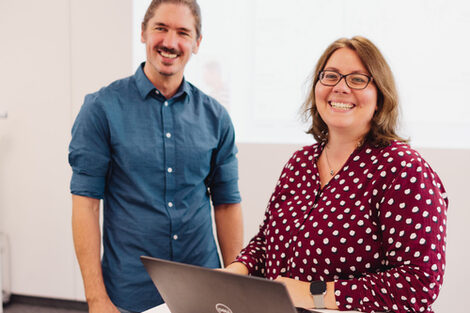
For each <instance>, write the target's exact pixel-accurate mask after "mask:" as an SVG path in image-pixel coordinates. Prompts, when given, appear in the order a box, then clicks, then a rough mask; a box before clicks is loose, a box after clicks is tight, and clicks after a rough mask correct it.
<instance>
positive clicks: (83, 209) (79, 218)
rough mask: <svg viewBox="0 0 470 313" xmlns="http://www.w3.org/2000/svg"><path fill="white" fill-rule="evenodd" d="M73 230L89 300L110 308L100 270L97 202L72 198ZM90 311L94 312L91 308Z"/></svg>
mask: <svg viewBox="0 0 470 313" xmlns="http://www.w3.org/2000/svg"><path fill="white" fill-rule="evenodd" d="M72 201H73V208H72V231H73V241H74V246H75V253H76V255H77V259H78V263H79V265H80V270H81V273H82V278H83V283H84V286H85V294H86V299H87V302H88V304H89V305H90V307H91V306H92V305H93V304H94V303H105V304H107V305H108V306H109V305H111V301H110V300H109V297H108V294H107V292H106V288H105V286H104V281H103V273H102V269H101V261H100V259H101V253H100V250H101V232H100V224H99V206H100V201H99V200H97V199H92V198H87V197H81V196H75V195H73V196H72ZM90 312H92V310H91V309H90Z"/></svg>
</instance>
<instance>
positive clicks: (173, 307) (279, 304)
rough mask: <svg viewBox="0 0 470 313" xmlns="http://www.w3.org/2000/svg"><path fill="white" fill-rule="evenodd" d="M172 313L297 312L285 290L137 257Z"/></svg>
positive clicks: (258, 280)
mask: <svg viewBox="0 0 470 313" xmlns="http://www.w3.org/2000/svg"><path fill="white" fill-rule="evenodd" d="M140 259H141V261H142V263H143V264H144V266H145V268H146V270H147V272H148V273H149V275H150V277H151V278H152V281H153V283H154V284H155V286H156V287H157V289H158V291H159V292H160V295H161V296H162V298H163V300H164V301H165V302H166V305H167V306H168V308H169V310H170V311H171V313H298V312H316V311H311V310H304V309H300V308H299V309H297V308H295V307H294V305H293V304H292V301H291V299H290V297H289V294H288V293H287V289H286V287H285V286H284V285H283V284H282V283H279V282H275V281H272V280H268V279H264V278H259V277H253V276H243V275H236V274H232V273H227V272H223V271H217V270H214V269H208V268H203V267H199V266H194V265H188V264H183V263H178V262H172V261H168V260H162V259H157V258H152V257H148V256H141V257H140Z"/></svg>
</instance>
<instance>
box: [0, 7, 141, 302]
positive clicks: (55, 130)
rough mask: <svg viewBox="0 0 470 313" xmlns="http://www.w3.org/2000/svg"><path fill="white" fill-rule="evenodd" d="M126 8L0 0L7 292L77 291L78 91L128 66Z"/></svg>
mask: <svg viewBox="0 0 470 313" xmlns="http://www.w3.org/2000/svg"><path fill="white" fill-rule="evenodd" d="M131 8H132V6H131V1H130V0H99V1H94V0H67V1H65V0H42V1H34V0H27V1H15V0H2V1H0V38H1V46H2V48H1V49H0V69H1V70H0V72H1V75H0V111H8V118H7V119H6V120H3V119H2V120H0V231H1V232H3V233H6V234H7V235H8V236H9V240H10V247H11V251H10V252H11V253H10V257H11V262H10V263H11V269H10V270H11V272H10V275H8V276H9V277H11V291H12V293H16V294H24V295H32V296H44V297H53V298H65V299H83V287H82V283H81V280H80V275H79V271H78V267H77V263H76V261H75V255H74V252H73V245H72V239H71V238H72V237H71V227H70V216H71V206H70V203H71V202H70V193H69V187H68V185H69V181H70V173H71V171H70V168H69V166H68V163H67V146H68V143H69V140H70V128H71V125H72V121H73V119H74V117H75V114H76V113H77V112H78V109H79V107H80V105H81V103H82V101H83V96H84V94H85V93H87V92H91V91H94V90H96V89H98V88H100V87H101V86H103V85H104V84H107V83H109V82H111V81H112V80H114V79H116V78H117V77H123V76H127V75H129V74H130V73H132V71H133V69H132V67H131V63H132V60H131V47H130V42H131ZM8 276H7V277H5V278H8ZM5 278H4V284H5V283H8V281H7V280H6V279H5Z"/></svg>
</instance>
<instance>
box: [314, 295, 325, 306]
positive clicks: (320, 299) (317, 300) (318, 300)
mask: <svg viewBox="0 0 470 313" xmlns="http://www.w3.org/2000/svg"><path fill="white" fill-rule="evenodd" d="M312 296H313V304H314V305H315V309H324V308H325V295H324V294H321V295H312Z"/></svg>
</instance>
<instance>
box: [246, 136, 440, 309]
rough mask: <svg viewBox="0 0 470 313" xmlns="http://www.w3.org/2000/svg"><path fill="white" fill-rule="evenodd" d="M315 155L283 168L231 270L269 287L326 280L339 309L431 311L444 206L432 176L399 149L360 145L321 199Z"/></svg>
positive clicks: (301, 154) (313, 149) (310, 150)
mask: <svg viewBox="0 0 470 313" xmlns="http://www.w3.org/2000/svg"><path fill="white" fill-rule="evenodd" d="M322 149H323V146H322V145H319V144H316V145H313V146H308V147H304V148H302V149H301V150H299V151H297V152H296V153H295V154H294V155H293V156H292V158H291V159H290V160H289V162H288V163H287V164H286V165H285V167H284V169H283V172H282V174H281V176H280V178H279V181H278V183H277V185H276V188H275V191H274V193H273V195H272V197H271V199H270V202H269V204H268V208H267V210H266V214H265V219H264V221H263V223H262V224H261V226H260V231H259V233H258V234H257V235H256V236H255V237H254V238H253V239H252V240H251V241H250V243H249V244H248V246H247V247H246V248H245V249H244V250H242V252H241V253H240V255H239V257H238V258H237V261H239V262H243V263H244V264H245V265H246V266H247V267H248V268H249V270H250V273H251V274H252V275H258V276H265V277H267V278H269V279H275V278H276V277H277V276H278V275H281V276H286V277H291V278H295V279H300V280H303V281H312V280H325V281H335V290H336V291H335V293H336V301H337V304H338V307H339V308H340V310H360V311H365V312H374V311H390V310H392V311H394V312H432V309H431V306H430V305H431V303H432V302H433V301H434V300H435V299H436V297H437V295H438V293H439V290H440V288H441V286H442V277H443V274H444V268H445V241H446V212H447V204H448V200H447V196H446V194H445V190H444V187H443V186H442V183H441V181H440V179H439V177H438V176H437V174H436V173H435V172H434V171H433V170H432V169H431V167H430V166H429V165H428V163H426V161H424V160H423V159H422V157H421V156H420V155H419V154H418V153H417V152H416V151H414V150H412V149H411V148H410V147H409V146H408V145H406V144H402V143H398V142H393V143H392V144H391V145H390V146H388V147H386V148H377V147H369V146H363V147H361V148H359V149H357V150H356V151H354V152H353V154H352V155H351V156H350V157H349V159H348V161H347V162H346V164H345V165H344V167H343V168H342V169H341V170H340V171H339V172H338V174H337V175H336V176H335V177H333V178H332V179H331V181H330V182H329V183H328V184H327V185H326V186H325V188H324V189H323V190H322V189H321V186H320V180H319V174H318V169H317V166H316V162H317V159H318V157H319V156H320V154H321V151H322Z"/></svg>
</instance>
